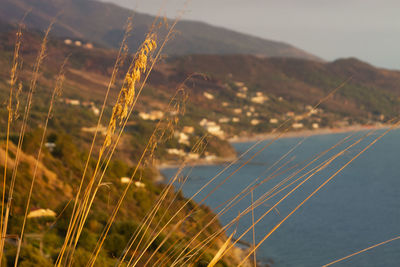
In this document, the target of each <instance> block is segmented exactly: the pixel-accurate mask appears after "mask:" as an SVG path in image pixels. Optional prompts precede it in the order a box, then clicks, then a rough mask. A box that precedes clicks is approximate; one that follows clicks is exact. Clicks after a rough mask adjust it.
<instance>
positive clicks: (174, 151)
mask: <svg viewBox="0 0 400 267" xmlns="http://www.w3.org/2000/svg"><path fill="white" fill-rule="evenodd" d="M167 153H168V154H170V155H177V156H181V157H184V156H186V153H185V151H183V150H182V149H176V148H168V149H167Z"/></svg>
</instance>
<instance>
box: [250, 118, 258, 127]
mask: <svg viewBox="0 0 400 267" xmlns="http://www.w3.org/2000/svg"><path fill="white" fill-rule="evenodd" d="M260 123H261V121H260V120H257V119H252V120H251V121H250V124H251V125H253V126H255V125H258V124H260Z"/></svg>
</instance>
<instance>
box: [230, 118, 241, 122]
mask: <svg viewBox="0 0 400 267" xmlns="http://www.w3.org/2000/svg"><path fill="white" fill-rule="evenodd" d="M239 121H240V119H239V118H237V117H234V118H232V122H239Z"/></svg>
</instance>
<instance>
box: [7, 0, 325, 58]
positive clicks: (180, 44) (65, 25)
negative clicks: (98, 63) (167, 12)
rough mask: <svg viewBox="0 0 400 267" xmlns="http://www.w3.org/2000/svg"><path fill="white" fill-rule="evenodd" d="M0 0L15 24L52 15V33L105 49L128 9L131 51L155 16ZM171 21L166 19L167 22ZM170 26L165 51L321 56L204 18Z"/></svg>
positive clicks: (96, 6) (60, 1) (71, 1)
mask: <svg viewBox="0 0 400 267" xmlns="http://www.w3.org/2000/svg"><path fill="white" fill-rule="evenodd" d="M0 3H1V4H2V9H0V17H2V19H3V21H5V22H7V23H17V22H18V21H19V20H20V19H21V18H22V17H23V15H24V14H25V12H26V11H27V10H29V9H31V11H30V13H29V14H28V16H27V17H26V19H25V24H26V25H27V26H28V27H31V28H35V29H40V30H44V29H46V27H47V26H48V25H49V23H50V21H51V20H52V19H53V18H54V17H57V16H58V19H57V24H56V25H55V26H54V29H53V31H52V32H53V33H54V34H55V35H57V36H58V37H63V38H78V39H85V40H88V41H91V42H95V43H97V44H99V45H103V46H105V47H108V48H111V47H112V48H117V47H118V46H119V43H120V40H121V39H122V36H123V33H124V30H123V27H124V24H125V21H126V19H127V18H128V17H129V16H130V15H132V14H134V15H133V22H134V29H133V31H132V34H131V37H130V39H129V43H131V45H130V48H131V50H136V49H137V47H138V46H139V45H140V43H141V41H143V38H144V36H145V34H146V33H147V32H148V29H149V28H150V25H151V24H152V22H153V21H154V18H155V17H154V16H151V15H147V14H143V13H138V12H134V11H131V10H128V9H125V8H123V7H119V6H117V5H115V4H112V3H104V2H97V1H93V0H85V1H75V0H37V1H34V2H32V1H28V0H1V1H0ZM172 22H173V21H172V20H168V23H169V24H171V23H172ZM176 31H177V32H180V33H181V34H177V35H176V36H175V38H174V39H173V40H171V41H170V42H169V43H168V44H167V45H166V47H165V50H164V51H165V53H167V54H172V55H185V54H205V53H207V54H254V55H259V56H266V57H270V56H279V57H298V58H306V59H312V60H321V59H320V58H318V57H316V56H314V55H312V54H310V53H307V52H305V51H303V50H301V49H298V48H296V47H294V46H292V45H290V44H286V43H284V42H278V41H271V40H266V39H263V38H259V37H255V36H252V35H248V34H244V33H239V32H236V31H233V30H229V29H225V28H222V27H218V26H212V25H210V24H207V23H205V22H197V21H190V20H183V21H180V22H178V24H177V25H176ZM161 35H165V32H163V33H162V34H161Z"/></svg>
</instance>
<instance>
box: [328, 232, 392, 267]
mask: <svg viewBox="0 0 400 267" xmlns="http://www.w3.org/2000/svg"><path fill="white" fill-rule="evenodd" d="M398 239H400V236H396V237H394V238H391V239H388V240H386V241H383V242H380V243H378V244H375V245H372V246H370V247H367V248H364V249H362V250H360V251H357V252H354V253H352V254H350V255H347V256H346V257H343V258H340V259H337V260H335V261H332V262H330V263H327V264H324V265H322V267H328V266H331V265H333V264H336V263H339V262H341V261H344V260H347V259H349V258H351V257H354V256H356V255H359V254H361V253H364V252H367V251H368V250H371V249H373V248H376V247H379V246H382V245H385V244H387V243H390V242H393V241H395V240H398Z"/></svg>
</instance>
